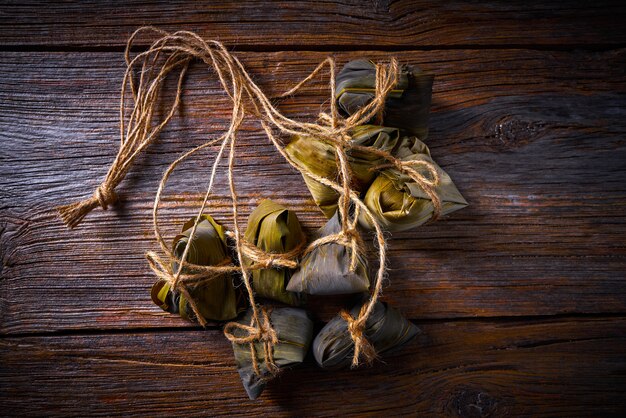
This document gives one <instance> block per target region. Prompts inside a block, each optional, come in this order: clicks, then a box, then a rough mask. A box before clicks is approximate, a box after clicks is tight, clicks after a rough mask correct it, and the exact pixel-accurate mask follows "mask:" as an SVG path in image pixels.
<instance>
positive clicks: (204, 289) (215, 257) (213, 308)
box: [152, 215, 237, 321]
mask: <svg viewBox="0 0 626 418" xmlns="http://www.w3.org/2000/svg"><path fill="white" fill-rule="evenodd" d="M194 221H195V219H191V220H189V221H187V222H186V223H185V224H184V225H183V228H182V232H181V233H180V234H179V235H177V236H176V237H175V238H174V243H173V245H172V247H173V253H174V255H175V256H176V257H177V258H179V259H180V257H181V256H182V254H183V252H184V251H185V247H186V246H187V245H190V246H191V247H190V249H189V252H188V254H187V261H188V262H190V263H192V264H197V265H203V266H214V265H218V264H220V263H222V262H224V261H225V260H227V259H228V256H227V253H226V237H225V235H224V228H223V227H222V226H221V225H220V224H218V223H217V222H215V221H214V220H213V218H211V217H210V216H209V215H202V219H201V221H200V222H199V223H198V227H197V228H196V232H195V235H194V239H193V240H192V241H191V243H190V242H189V236H190V235H191V229H192V228H193V224H194ZM172 269H173V271H177V270H178V263H177V262H174V263H173V265H172ZM183 271H184V270H183ZM189 293H190V295H191V297H192V298H193V299H194V301H195V302H196V305H197V307H198V309H199V311H200V313H201V315H202V316H203V317H204V319H206V320H214V321H226V320H229V319H233V318H235V317H236V316H237V298H236V294H235V288H234V286H233V282H232V278H231V276H230V275H228V274H224V275H221V276H219V277H216V278H214V279H213V280H211V281H210V282H207V283H203V284H200V285H197V286H196V287H195V288H191V289H190V291H189ZM152 300H153V301H154V302H155V303H156V304H157V305H159V306H160V307H161V308H162V309H163V310H165V311H167V312H170V313H174V314H179V315H180V316H181V317H183V318H185V319H194V313H193V311H192V309H191V306H189V303H188V301H187V299H186V298H185V297H184V296H182V295H181V294H180V293H179V292H177V291H174V290H172V289H171V288H170V284H169V283H168V282H166V281H165V280H159V281H157V282H156V283H155V284H154V286H153V287H152Z"/></svg>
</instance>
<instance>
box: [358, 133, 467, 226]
mask: <svg viewBox="0 0 626 418" xmlns="http://www.w3.org/2000/svg"><path fill="white" fill-rule="evenodd" d="M394 155H395V157H396V158H399V159H401V160H403V161H427V162H429V163H431V164H433V165H434V166H435V168H436V169H437V171H438V173H439V178H440V182H439V184H438V186H437V187H435V192H436V193H437V194H438V195H439V198H440V199H441V215H447V214H450V213H452V212H454V211H456V210H459V209H462V208H464V207H465V206H467V201H466V200H465V199H464V198H463V196H462V195H461V193H460V192H459V191H458V189H457V188H456V186H455V185H454V183H453V182H452V179H451V178H450V176H449V175H448V174H447V173H446V172H445V171H443V170H442V169H441V168H440V167H439V166H438V165H437V164H436V163H435V162H434V161H433V159H432V158H431V156H430V151H429V150H428V147H427V146H426V144H424V143H423V142H422V141H420V140H419V139H417V138H415V137H403V138H402V139H401V140H400V144H399V146H398V148H397V150H395V151H394ZM414 168H415V170H417V171H418V172H420V173H422V174H423V175H425V176H426V177H428V171H426V170H425V169H424V168H423V167H420V166H415V167H414ZM363 201H364V203H365V204H366V205H367V207H368V208H369V209H370V211H371V212H372V214H373V215H374V217H375V218H376V219H377V221H378V222H379V223H380V224H381V225H382V227H383V228H384V229H386V230H388V231H391V232H398V231H405V230H408V229H412V228H415V227H417V226H419V225H422V224H424V223H425V222H427V221H428V220H429V219H430V218H431V216H432V214H433V210H434V206H433V204H432V201H431V199H430V197H429V196H428V194H427V193H426V192H424V190H423V189H422V188H421V186H420V185H419V184H417V183H415V181H413V180H412V179H411V177H409V176H408V175H407V174H404V173H402V172H400V171H398V170H396V169H385V170H382V171H381V172H380V173H379V175H378V177H377V178H376V179H375V180H374V182H373V183H372V184H371V186H370V187H369V189H368V190H367V193H366V194H365V198H364V199H363ZM359 224H360V225H361V226H362V227H364V228H367V229H372V228H373V225H372V224H371V222H370V220H369V219H368V218H367V217H366V216H365V215H364V214H363V213H361V215H360V217H359Z"/></svg>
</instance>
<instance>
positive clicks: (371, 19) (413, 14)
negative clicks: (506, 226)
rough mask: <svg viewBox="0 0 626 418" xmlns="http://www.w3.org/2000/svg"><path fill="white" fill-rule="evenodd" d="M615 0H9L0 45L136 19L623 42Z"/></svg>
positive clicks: (324, 37) (98, 30) (503, 39)
mask: <svg viewBox="0 0 626 418" xmlns="http://www.w3.org/2000/svg"><path fill="white" fill-rule="evenodd" d="M621 5H622V2H619V1H595V2H591V3H590V2H583V1H572V0H569V1H556V0H551V1H544V2H541V3H539V2H532V3H529V2H526V1H520V0H515V1H507V2H500V1H486V2H468V1H458V0H454V1H446V2H438V1H433V0H428V1H414V0H400V1H387V0H367V1H356V0H330V1H314V2H309V1H289V2H286V1H275V2H267V1H258V0H256V1H255V0H246V1H237V2H227V3H223V2H222V3H219V2H190V1H180V0H176V1H154V2H144V1H129V2H124V5H123V6H121V5H120V6H119V7H112V6H111V5H110V4H109V3H107V2H101V1H98V0H90V1H71V2H47V1H19V0H14V1H9V2H3V5H2V7H1V9H0V11H1V13H0V44H1V45H7V46H24V45H26V46H34V47H38V46H46V47H57V48H58V47H121V46H122V45H125V42H126V39H127V37H128V36H129V35H130V34H131V33H132V32H133V31H134V30H135V29H136V28H137V27H139V26H142V25H147V24H151V25H156V26H159V27H161V28H163V29H167V30H179V29H187V30H193V31H196V32H198V33H199V34H200V35H202V36H204V37H207V38H219V39H220V40H222V41H223V42H225V43H227V44H230V45H233V46H235V45H236V46H237V48H243V49H272V50H280V49H286V48H294V47H303V46H304V47H309V48H316V49H319V48H326V49H335V50H336V49H343V48H349V49H354V48H356V49H373V48H407V47H410V48H415V47H440V46H451V45H452V46H453V45H456V46H459V45H461V46H468V45H470V46H471V45H481V46H490V45H496V46H511V45H519V46H529V45H532V46H544V47H545V46H549V47H551V48H564V47H572V46H587V47H606V46H618V45H624V43H625V42H626V33H625V32H624V30H623V22H624V20H625V19H626V13H625V11H624V9H623V7H621Z"/></svg>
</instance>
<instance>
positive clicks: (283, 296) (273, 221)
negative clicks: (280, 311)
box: [243, 199, 305, 305]
mask: <svg viewBox="0 0 626 418" xmlns="http://www.w3.org/2000/svg"><path fill="white" fill-rule="evenodd" d="M244 238H245V240H246V241H248V242H250V243H251V244H253V245H256V246H257V247H258V248H259V249H261V250H263V251H265V252H268V253H286V252H289V251H291V250H293V249H295V248H296V247H298V246H299V245H301V244H302V242H303V240H304V239H305V235H304V233H303V232H302V228H301V227H300V222H299V221H298V217H297V216H296V213H295V212H294V211H291V210H288V209H287V208H285V207H284V206H281V205H279V204H278V203H276V202H273V201H271V200H269V199H266V200H263V201H262V202H261V203H260V204H259V206H258V207H257V208H256V209H255V210H254V211H253V212H252V213H251V214H250V217H249V218H248V227H247V229H246V232H245V234H244ZM243 263H244V265H245V266H247V267H250V266H251V265H252V264H253V262H252V260H250V259H248V258H246V257H244V258H243ZM291 273H292V272H291V270H290V269H287V268H270V269H262V270H253V271H252V286H253V288H254V291H255V292H256V294H257V295H259V296H261V297H265V298H270V299H274V300H278V301H280V302H284V303H287V304H290V305H296V304H298V303H299V299H300V298H299V296H298V294H297V293H293V292H288V291H286V290H285V286H286V285H287V283H288V282H289V279H290V277H291Z"/></svg>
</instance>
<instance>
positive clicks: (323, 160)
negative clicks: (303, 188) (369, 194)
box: [285, 125, 399, 218]
mask: <svg viewBox="0 0 626 418" xmlns="http://www.w3.org/2000/svg"><path fill="white" fill-rule="evenodd" d="M398 140H399V132H398V130H397V129H395V128H387V127H382V126H374V125H363V126H357V127H355V128H354V129H353V130H352V132H351V140H350V141H351V142H352V143H353V144H355V145H360V146H364V147H372V148H376V149H379V150H383V151H387V152H391V150H392V149H393V148H394V147H395V146H396V145H397V143H398ZM285 152H286V153H287V154H288V155H289V156H290V157H291V158H292V159H293V160H294V161H295V162H296V163H297V164H298V165H299V166H300V167H301V168H303V169H306V170H308V171H310V172H311V173H313V174H316V175H318V176H321V177H325V178H327V179H330V180H333V181H336V180H337V178H338V176H339V173H338V170H337V162H336V153H335V148H334V146H333V145H331V144H328V143H326V142H322V141H320V140H318V139H315V138H311V137H300V136H296V137H294V139H293V140H292V141H291V142H290V143H289V144H288V145H287V146H286V147H285ZM347 156H348V161H349V163H350V168H351V171H352V178H351V183H352V184H351V187H352V189H353V190H356V191H357V192H361V191H365V190H366V189H367V186H369V184H370V183H371V182H372V180H373V179H374V176H375V173H374V172H372V171H371V170H370V168H371V167H372V166H375V165H377V164H380V163H381V162H382V160H381V158H380V157H379V156H377V155H374V154H372V153H368V152H363V151H359V150H348V151H347ZM303 177H304V181H305V183H306V185H307V187H308V188H309V191H310V192H311V195H312V196H313V200H314V201H315V203H316V204H317V205H318V206H319V207H320V209H321V210H322V212H324V215H326V217H327V218H330V217H331V216H333V214H334V213H335V211H336V210H337V200H338V198H339V195H338V193H337V192H336V191H335V190H333V189H331V188H330V187H327V186H325V185H323V184H321V183H319V182H318V181H316V180H313V179H311V178H309V177H307V176H303Z"/></svg>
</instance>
